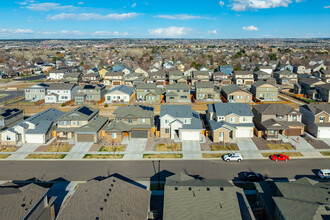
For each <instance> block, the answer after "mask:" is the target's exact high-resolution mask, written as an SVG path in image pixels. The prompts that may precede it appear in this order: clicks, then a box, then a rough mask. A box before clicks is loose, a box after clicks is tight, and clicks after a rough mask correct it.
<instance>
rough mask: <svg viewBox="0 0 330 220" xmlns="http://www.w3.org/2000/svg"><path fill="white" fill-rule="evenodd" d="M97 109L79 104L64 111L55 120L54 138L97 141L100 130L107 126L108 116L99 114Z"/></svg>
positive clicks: (99, 136)
mask: <svg viewBox="0 0 330 220" xmlns="http://www.w3.org/2000/svg"><path fill="white" fill-rule="evenodd" d="M99 111H100V110H99V109H93V108H90V107H87V106H80V107H78V108H75V109H72V110H70V111H69V112H66V113H65V114H64V115H62V116H61V117H59V118H58V119H57V120H56V128H55V131H56V132H55V136H56V138H57V139H58V140H72V141H75V142H92V143H98V142H99V140H100V138H101V130H104V129H105V128H106V127H107V126H108V118H106V117H101V116H99Z"/></svg>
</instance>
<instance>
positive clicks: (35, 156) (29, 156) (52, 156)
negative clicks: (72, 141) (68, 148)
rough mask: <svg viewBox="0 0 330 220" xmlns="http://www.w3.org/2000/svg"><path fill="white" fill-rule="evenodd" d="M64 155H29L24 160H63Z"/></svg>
mask: <svg viewBox="0 0 330 220" xmlns="http://www.w3.org/2000/svg"><path fill="white" fill-rule="evenodd" d="M65 156H66V154H29V155H28V156H27V157H25V159H63V158H64V157H65Z"/></svg>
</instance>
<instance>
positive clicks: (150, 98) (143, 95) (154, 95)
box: [135, 83, 163, 103]
mask: <svg viewBox="0 0 330 220" xmlns="http://www.w3.org/2000/svg"><path fill="white" fill-rule="evenodd" d="M135 93H136V96H135V97H136V100H137V101H139V102H151V103H154V102H161V101H162V94H163V90H162V89H161V88H158V87H157V85H156V83H143V84H137V85H136V87H135Z"/></svg>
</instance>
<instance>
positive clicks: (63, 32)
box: [41, 30, 85, 36]
mask: <svg viewBox="0 0 330 220" xmlns="http://www.w3.org/2000/svg"><path fill="white" fill-rule="evenodd" d="M41 34H43V35H61V36H63V35H65V36H69V35H85V33H84V32H82V31H76V30H61V31H46V32H42V33H41Z"/></svg>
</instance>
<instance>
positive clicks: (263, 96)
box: [250, 81, 278, 101]
mask: <svg viewBox="0 0 330 220" xmlns="http://www.w3.org/2000/svg"><path fill="white" fill-rule="evenodd" d="M250 91H251V93H252V94H253V96H254V97H255V98H257V99H259V100H261V101H277V100H278V88H277V87H276V86H274V85H272V84H270V83H266V82H265V81H257V82H255V83H253V84H252V85H251V89H250Z"/></svg>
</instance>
